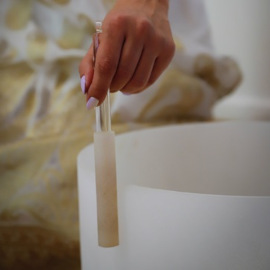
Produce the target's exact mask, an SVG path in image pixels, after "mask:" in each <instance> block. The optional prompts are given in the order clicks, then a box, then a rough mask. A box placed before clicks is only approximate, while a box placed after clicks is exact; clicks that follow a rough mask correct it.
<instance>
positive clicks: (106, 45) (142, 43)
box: [79, 0, 175, 109]
mask: <svg viewBox="0 0 270 270" xmlns="http://www.w3.org/2000/svg"><path fill="white" fill-rule="evenodd" d="M99 43H100V44H99V48H98V52H97V55H96V61H95V68H94V66H93V45H92V46H91V47H90V49H89V51H88V52H87V54H86V55H85V57H84V58H83V59H82V61H81V64H80V67H79V72H80V76H81V78H82V79H81V86H82V90H83V91H84V92H85V94H86V100H87V108H88V109H91V108H92V107H95V106H97V105H100V104H101V103H102V102H103V100H104V98H105V97H106V94H107V90H108V89H110V91H111V92H116V91H118V90H120V91H122V92H123V93H126V94H134V93H139V92H141V91H143V90H144V89H146V88H147V87H149V86H150V85H151V84H153V83H154V82H155V81H156V79H157V78H158V77H159V76H160V75H161V73H162V72H163V71H164V69H165V68H166V67H167V66H168V64H169V63H170V61H171V59H172V57H173V55H174V50H175V45H174V42H173V38H172V33H171V29H170V25H169V21H168V0H118V1H116V4H115V5H114V7H113V8H112V9H111V10H110V11H109V13H108V14H107V15H106V17H105V18H104V20H103V25H102V33H101V34H100V35H99Z"/></svg>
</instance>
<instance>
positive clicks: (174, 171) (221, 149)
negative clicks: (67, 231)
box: [78, 122, 270, 270]
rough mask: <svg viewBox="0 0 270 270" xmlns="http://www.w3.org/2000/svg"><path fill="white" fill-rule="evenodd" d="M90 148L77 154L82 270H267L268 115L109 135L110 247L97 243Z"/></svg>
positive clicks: (269, 226)
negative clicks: (113, 224) (112, 153)
mask: <svg viewBox="0 0 270 270" xmlns="http://www.w3.org/2000/svg"><path fill="white" fill-rule="evenodd" d="M93 151H94V149H93V145H90V146H88V147H86V148H85V149H83V150H82V151H81V153H80V154H79V156H78V184H79V210H80V239H81V258H82V269H83V270H86V269H93V270H98V269H99V270H101V269H102V270H103V269H104V270H105V269H106V270H114V269H115V270H152V269H153V270H165V269H166V270H167V269H168V270H174V269H175V270H179V269H181V270H182V269H183V270H193V269H194V270H202V269H207V270H211V269H213V270H223V269H224V270H225V269H226V270H227V269H229V270H235V269H237V270H238V269H242V270H249V269H250V270H255V269H256V270H258V269H260V270H269V269H270V256H269V255H270V123H269V122H224V123H209V124H188V125H177V126H167V127H162V128H154V129H148V130H142V131H136V132H130V133H126V134H122V135H119V136H116V152H117V154H116V158H117V181H118V211H119V232H120V245H119V246H118V247H114V248H101V247H99V246H98V244H97V217H96V194H95V168H94V152H93Z"/></svg>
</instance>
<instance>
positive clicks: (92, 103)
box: [86, 97, 99, 110]
mask: <svg viewBox="0 0 270 270" xmlns="http://www.w3.org/2000/svg"><path fill="white" fill-rule="evenodd" d="M98 103H99V100H98V99H96V98H94V97H91V98H89V100H88V101H87V103H86V107H87V109H88V110H91V109H93V108H95V107H96V106H97V105H98Z"/></svg>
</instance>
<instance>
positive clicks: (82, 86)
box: [81, 75, 85, 94]
mask: <svg viewBox="0 0 270 270" xmlns="http://www.w3.org/2000/svg"><path fill="white" fill-rule="evenodd" d="M81 89H82V92H83V94H85V76H84V75H83V76H82V77H81Z"/></svg>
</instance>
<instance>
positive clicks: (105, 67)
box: [87, 25, 124, 105]
mask: <svg viewBox="0 0 270 270" xmlns="http://www.w3.org/2000/svg"><path fill="white" fill-rule="evenodd" d="M98 38H99V46H98V50H97V52H96V59H95V66H94V76H93V80H92V84H91V86H90V88H89V90H88V95H87V100H88V99H89V98H90V97H94V98H96V99H98V100H99V105H100V104H101V103H102V102H103V100H104V99H105V97H106V94H107V91H108V89H109V87H110V84H111V81H112V79H113V77H114V74H115V72H116V70H117V66H118V62H119V59H120V54H121V50H122V46H123V42H124V33H123V30H121V28H120V29H119V28H117V27H114V26H113V25H110V26H108V27H106V25H105V26H104V30H103V31H102V33H100V34H99V35H98Z"/></svg>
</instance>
